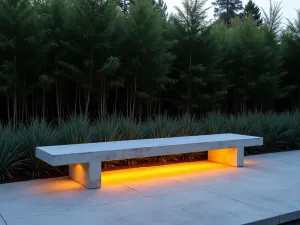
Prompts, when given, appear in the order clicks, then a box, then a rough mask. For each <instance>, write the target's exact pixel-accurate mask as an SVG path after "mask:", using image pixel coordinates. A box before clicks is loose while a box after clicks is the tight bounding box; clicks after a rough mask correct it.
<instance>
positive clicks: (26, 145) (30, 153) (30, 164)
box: [16, 119, 57, 178]
mask: <svg viewBox="0 0 300 225" xmlns="http://www.w3.org/2000/svg"><path fill="white" fill-rule="evenodd" d="M16 138H17V142H18V143H19V145H20V149H21V151H24V152H25V154H26V166H27V170H26V171H25V174H26V175H28V176H30V177H33V178H37V177H44V176H49V175H50V174H51V173H52V172H53V171H55V170H56V168H54V167H50V166H49V165H48V164H46V163H44V162H43V161H41V160H39V159H38V158H36V157H35V148H36V147H38V146H51V145H56V144H57V131H56V129H54V128H53V126H52V124H51V123H50V124H49V123H47V122H46V121H45V120H37V119H36V120H33V121H31V123H29V124H28V125H21V126H20V127H19V129H18V132H17V134H16Z"/></svg>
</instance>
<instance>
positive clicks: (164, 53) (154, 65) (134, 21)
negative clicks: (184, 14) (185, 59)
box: [120, 0, 173, 116]
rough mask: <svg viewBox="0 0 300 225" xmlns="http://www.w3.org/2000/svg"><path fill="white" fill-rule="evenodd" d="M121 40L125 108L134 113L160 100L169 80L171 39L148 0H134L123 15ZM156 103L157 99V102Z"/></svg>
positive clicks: (162, 19)
mask: <svg viewBox="0 0 300 225" xmlns="http://www.w3.org/2000/svg"><path fill="white" fill-rule="evenodd" d="M121 21H123V28H124V29H123V33H122V34H121V35H122V37H123V39H124V42H123V44H122V48H121V49H122V55H123V57H122V66H121V68H120V71H121V73H122V77H124V78H125V84H126V90H124V91H125V96H126V97H125V99H123V102H126V112H127V114H128V115H129V116H133V115H136V114H137V112H136V110H137V109H138V110H140V109H142V107H145V106H146V107H147V108H148V111H149V110H151V107H152V106H153V105H152V103H155V102H157V101H159V96H160V94H161V91H163V90H165V89H166V86H165V85H166V84H167V83H168V82H169V80H168V77H167V75H168V73H169V72H170V66H171V61H172V59H173V56H172V55H171V54H170V50H169V49H170V47H171V45H170V44H171V43H170V42H169V41H168V40H167V39H165V37H164V26H165V19H164V18H163V17H162V16H161V12H160V11H158V10H156V8H155V7H153V5H152V2H151V1H149V0H136V1H135V3H134V4H133V5H132V6H131V7H130V9H129V13H128V14H125V15H123V18H121ZM158 104H159V102H158Z"/></svg>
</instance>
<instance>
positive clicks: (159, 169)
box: [102, 161, 228, 186]
mask: <svg viewBox="0 0 300 225" xmlns="http://www.w3.org/2000/svg"><path fill="white" fill-rule="evenodd" d="M222 168H223V169H224V168H228V166H225V165H222V164H217V163H213V162H208V161H201V162H187V163H178V164H170V165H162V166H149V167H140V168H130V169H122V170H114V171H105V172H102V186H107V185H112V184H120V183H127V182H136V181H147V180H149V181H150V180H153V179H159V178H168V177H176V176H181V175H187V174H196V173H201V172H212V171H214V172H215V171H220V170H222Z"/></svg>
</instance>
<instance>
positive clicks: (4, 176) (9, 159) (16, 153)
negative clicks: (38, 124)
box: [0, 125, 26, 181]
mask: <svg viewBox="0 0 300 225" xmlns="http://www.w3.org/2000/svg"><path fill="white" fill-rule="evenodd" d="M24 156H25V153H24V151H21V150H20V146H19V142H18V141H17V140H16V135H15V132H14V130H13V128H11V127H9V126H3V125H0V181H3V180H8V179H12V178H13V177H14V176H15V175H17V174H18V172H19V171H21V170H22V169H23V168H24V166H25V162H26V161H25V157H24Z"/></svg>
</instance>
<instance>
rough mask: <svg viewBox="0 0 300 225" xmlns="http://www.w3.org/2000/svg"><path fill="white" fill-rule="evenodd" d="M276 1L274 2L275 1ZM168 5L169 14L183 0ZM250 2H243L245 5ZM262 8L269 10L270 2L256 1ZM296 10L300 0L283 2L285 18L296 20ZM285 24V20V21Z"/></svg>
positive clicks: (299, 6)
mask: <svg viewBox="0 0 300 225" xmlns="http://www.w3.org/2000/svg"><path fill="white" fill-rule="evenodd" d="M212 1H213V0H208V4H207V6H208V7H209V6H211V2H212ZM273 1H274V0H273ZM277 1H278V0H277ZM165 2H166V3H167V5H168V10H169V12H174V6H175V5H177V6H181V0H165ZM247 2H248V0H243V3H244V5H245V4H246V3H247ZM254 2H255V3H256V4H257V5H258V6H259V7H260V8H263V9H265V10H268V9H269V0H256V1H254ZM296 9H300V0H283V1H282V12H283V17H284V18H289V19H294V18H296ZM209 16H210V18H213V8H212V7H211V9H210V12H209ZM283 22H284V23H285V20H283Z"/></svg>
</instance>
